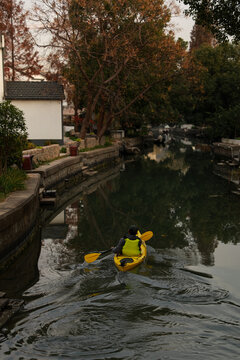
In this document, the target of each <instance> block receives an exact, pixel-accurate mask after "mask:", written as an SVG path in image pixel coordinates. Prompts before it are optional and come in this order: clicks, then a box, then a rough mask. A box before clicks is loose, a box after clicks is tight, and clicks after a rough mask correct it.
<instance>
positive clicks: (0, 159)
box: [0, 101, 27, 175]
mask: <svg viewBox="0 0 240 360" xmlns="http://www.w3.org/2000/svg"><path fill="white" fill-rule="evenodd" d="M26 139H27V132H26V126H25V121H24V116H23V112H22V111H21V110H19V109H18V108H16V107H15V106H14V105H12V104H11V103H10V101H3V102H2V103H0V175H2V173H4V172H6V170H7V166H8V164H9V162H10V160H12V161H15V160H16V159H22V150H23V148H24V146H25V144H26Z"/></svg>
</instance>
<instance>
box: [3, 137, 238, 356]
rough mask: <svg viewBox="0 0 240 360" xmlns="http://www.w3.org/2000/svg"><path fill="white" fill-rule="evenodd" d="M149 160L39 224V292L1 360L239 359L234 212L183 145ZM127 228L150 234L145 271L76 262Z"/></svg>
mask: <svg viewBox="0 0 240 360" xmlns="http://www.w3.org/2000/svg"><path fill="white" fill-rule="evenodd" d="M155 149H156V151H157V153H158V154H159V153H161V157H159V156H158V155H157V154H156V156H155V155H154V154H153V152H152V154H151V155H150V156H146V157H141V158H139V159H138V160H136V161H132V162H125V166H124V167H122V171H119V172H118V175H117V176H114V177H113V178H111V179H106V180H105V181H101V182H98V183H96V182H95V183H94V187H92V189H93V188H94V190H93V191H89V189H87V188H85V189H84V190H83V189H82V190H83V191H81V192H79V193H78V194H75V195H74V197H70V200H69V201H65V206H61V207H60V208H59V209H58V210H57V212H56V213H52V214H50V213H48V214H47V215H48V219H51V221H49V222H48V223H46V224H45V226H44V228H43V231H42V242H43V245H42V249H41V256H40V259H39V262H38V266H39V269H40V277H39V281H37V282H36V283H35V284H34V286H32V287H29V288H28V289H27V290H26V291H25V293H24V299H25V301H26V306H25V308H24V311H22V312H21V313H20V314H19V315H18V317H16V318H15V319H14V321H12V322H11V323H10V325H9V333H8V334H7V336H6V337H5V338H3V339H1V341H2V343H1V349H0V354H1V355H2V357H3V358H6V359H9V360H10V359H21V358H24V359H33V358H34V359H41V358H42V359H57V360H60V359H64V360H65V359H67V358H71V359H78V360H85V359H91V360H99V359H124V360H128V359H129V360H130V359H131V360H135V359H136V360H139V359H144V358H149V359H156V360H159V359H161V358H162V359H164V358H166V359H171V360H177V359H178V360H179V359H194V360H195V359H196V360H199V359H221V360H225V359H226V358H230V359H234V358H236V359H237V358H238V357H239V340H240V339H239V336H238V333H239V325H240V323H239V307H240V303H239V296H240V289H239V287H238V286H237V285H236V284H235V283H236V282H237V281H238V279H237V276H238V272H239V270H240V269H239V262H238V257H239V256H238V255H239V254H238V253H239V249H240V244H239V237H238V234H239V206H240V205H239V203H238V201H236V198H235V197H234V196H233V195H232V194H231V191H229V190H230V189H229V188H228V186H227V185H226V182H225V181H223V180H222V179H221V178H219V177H217V176H215V175H214V174H213V162H212V160H213V159H211V157H209V154H202V153H196V152H194V151H193V149H192V146H189V145H188V144H183V143H182V144H181V145H180V147H179V146H178V144H171V145H170V144H168V145H167V146H165V147H164V148H163V147H159V148H158V147H155ZM164 151H165V152H166V153H167V155H164V154H162V152H163V153H164ZM160 158H161V161H160V160H159V159H160ZM158 160H159V161H158ZM132 223H135V224H137V225H138V226H139V227H140V229H141V230H142V231H147V230H152V231H153V232H154V238H153V239H151V240H150V241H149V243H148V259H147V262H146V263H144V264H142V266H140V267H139V268H137V269H135V271H133V272H129V273H119V272H118V271H117V270H116V268H115V267H114V264H113V254H109V255H108V256H106V257H104V258H99V259H98V260H97V261H95V262H94V263H91V264H87V263H84V262H83V253H84V252H88V251H94V250H104V249H107V248H109V247H110V246H112V245H113V244H114V243H115V242H117V241H118V239H119V237H120V236H121V235H122V234H123V232H125V231H126V229H127V227H128V226H129V224H132ZM224 243H225V244H224ZM233 243H235V244H236V245H233ZM234 253H235V254H237V255H236V256H235V257H233V254H234ZM226 256H227V257H228V259H229V258H231V259H233V262H231V261H228V260H226ZM184 268H187V269H188V270H190V272H186V271H184ZM191 271H192V272H191ZM199 271H201V272H203V273H206V275H209V276H208V277H203V276H200V273H199Z"/></svg>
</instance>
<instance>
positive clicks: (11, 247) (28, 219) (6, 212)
mask: <svg viewBox="0 0 240 360" xmlns="http://www.w3.org/2000/svg"><path fill="white" fill-rule="evenodd" d="M39 186H40V175H39V174H29V175H28V179H27V181H26V190H21V191H15V192H14V193H12V194H11V195H9V197H8V198H7V199H6V200H5V201H4V202H3V203H1V204H0V262H4V260H5V258H6V257H8V256H9V255H10V254H11V252H13V251H15V250H16V248H17V247H18V246H19V245H20V244H21V242H22V241H23V240H24V239H25V238H26V236H27V235H28V233H29V231H30V230H31V228H32V227H33V226H34V224H35V222H36V218H37V215H38V210H39Z"/></svg>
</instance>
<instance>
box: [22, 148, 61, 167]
mask: <svg viewBox="0 0 240 360" xmlns="http://www.w3.org/2000/svg"><path fill="white" fill-rule="evenodd" d="M59 154H60V146H59V145H58V144H53V145H48V146H44V147H42V148H35V149H29V150H24V151H23V155H32V156H33V161H34V162H35V163H39V162H44V161H50V160H53V159H57V158H58V157H59Z"/></svg>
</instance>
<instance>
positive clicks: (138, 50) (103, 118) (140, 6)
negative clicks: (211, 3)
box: [35, 0, 184, 137]
mask: <svg viewBox="0 0 240 360" xmlns="http://www.w3.org/2000/svg"><path fill="white" fill-rule="evenodd" d="M170 16H171V14H170V10H169V8H168V7H167V6H166V5H165V4H164V1H162V0H158V1H157V0H156V1H150V0H101V1H99V0H88V1H86V0H58V1H54V0H43V1H41V2H40V3H39V5H38V7H37V8H36V9H35V20H36V21H38V22H41V24H42V28H43V29H44V30H46V31H47V32H48V33H50V34H51V35H52V38H51V41H50V43H49V46H50V47H51V49H55V51H52V54H51V61H52V64H53V65H54V66H56V67H57V68H58V70H59V69H60V70H61V71H62V72H63V74H64V76H65V77H66V78H67V79H68V80H69V81H70V83H72V84H73V85H74V88H75V90H76V91H77V92H78V94H79V96H75V99H76V101H78V102H79V104H81V105H83V104H84V105H85V107H86V117H85V119H84V122H83V125H82V129H81V137H84V135H85V131H86V127H87V126H88V123H89V121H90V120H91V118H92V116H93V113H95V114H97V119H98V130H99V131H98V135H99V137H101V136H102V134H103V132H104V131H105V130H106V129H107V127H108V126H110V124H111V123H112V122H113V121H114V120H115V119H116V118H117V117H120V116H121V115H122V114H123V113H124V112H126V111H127V110H129V108H130V107H131V106H132V105H133V104H134V103H135V102H136V101H138V100H139V99H142V98H143V97H144V96H145V94H146V93H147V91H148V90H149V89H150V88H152V87H153V86H154V85H155V84H157V83H160V82H166V81H167V79H168V80H169V79H170V78H172V77H173V76H174V75H175V73H176V70H177V69H178V67H179V64H180V62H181V58H182V56H183V53H184V49H183V47H182V46H181V45H180V44H179V43H176V42H175V41H174V36H173V34H171V33H169V32H167V26H168V24H169V21H170ZM75 94H76V93H75Z"/></svg>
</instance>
